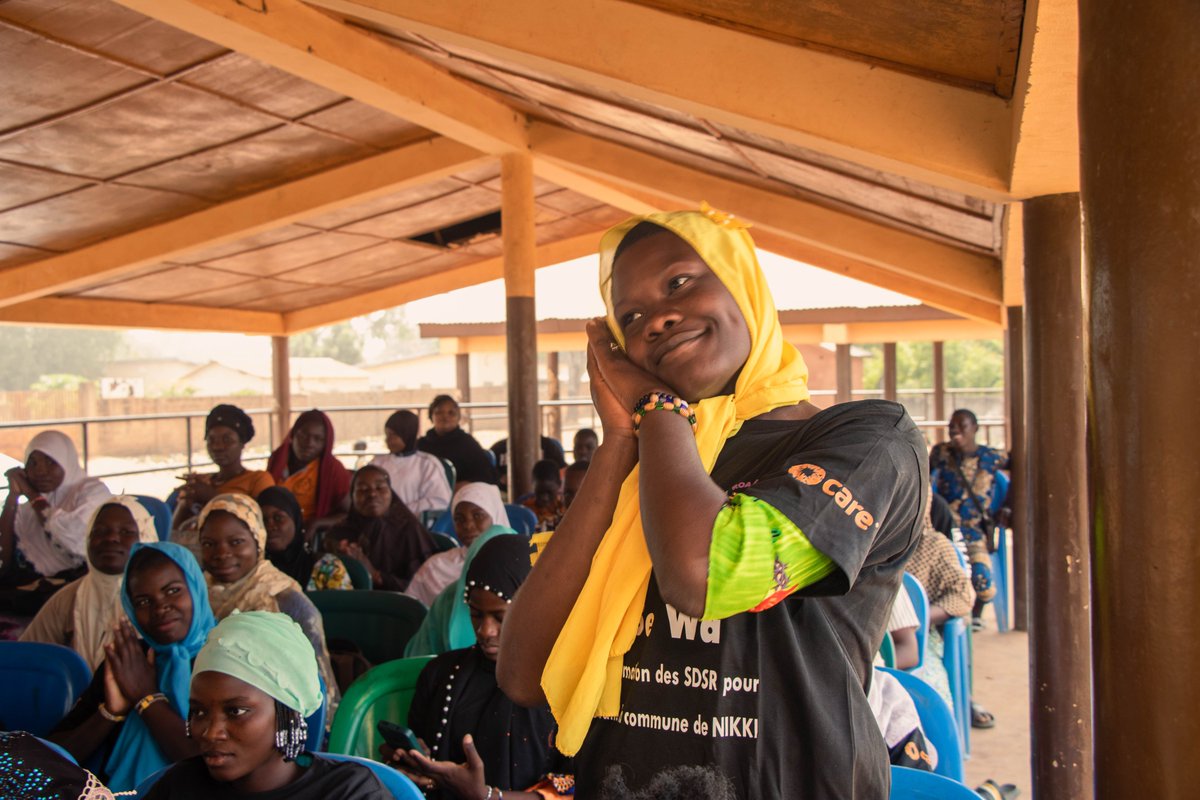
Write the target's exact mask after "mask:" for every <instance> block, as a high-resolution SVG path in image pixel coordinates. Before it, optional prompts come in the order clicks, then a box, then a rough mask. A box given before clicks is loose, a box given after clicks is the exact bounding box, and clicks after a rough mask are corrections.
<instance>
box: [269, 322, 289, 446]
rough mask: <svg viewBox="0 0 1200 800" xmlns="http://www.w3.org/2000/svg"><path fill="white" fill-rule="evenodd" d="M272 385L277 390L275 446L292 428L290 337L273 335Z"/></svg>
mask: <svg viewBox="0 0 1200 800" xmlns="http://www.w3.org/2000/svg"><path fill="white" fill-rule="evenodd" d="M271 387H272V389H273V391H274V392H275V427H274V432H275V441H274V444H275V446H278V445H279V443H280V442H282V441H283V437H285V436H287V434H288V431H289V430H291V428H292V371H291V362H290V361H289V360H288V337H287V336H272V337H271Z"/></svg>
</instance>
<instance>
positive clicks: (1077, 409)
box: [1025, 194, 1092, 798]
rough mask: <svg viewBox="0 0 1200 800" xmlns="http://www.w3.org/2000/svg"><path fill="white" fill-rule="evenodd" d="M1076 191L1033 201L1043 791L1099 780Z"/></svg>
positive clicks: (1037, 700) (1037, 683)
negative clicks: (1094, 775)
mask: <svg viewBox="0 0 1200 800" xmlns="http://www.w3.org/2000/svg"><path fill="white" fill-rule="evenodd" d="M1082 286H1083V269H1082V264H1081V262H1080V233H1079V195H1077V194H1060V195H1054V196H1051V197H1038V198H1035V199H1033V200H1028V201H1026V202H1025V329H1026V345H1027V351H1026V353H1025V356H1026V370H1025V371H1026V387H1025V388H1026V392H1027V397H1028V405H1027V407H1026V409H1025V413H1026V420H1025V421H1026V424H1027V426H1028V435H1029V442H1030V445H1031V448H1032V450H1033V452H1032V453H1031V456H1032V457H1031V458H1030V459H1029V461H1028V475H1029V481H1028V484H1027V491H1028V496H1029V508H1030V523H1031V524H1030V530H1031V531H1032V532H1033V538H1032V541H1031V545H1030V550H1031V552H1033V553H1034V554H1036V558H1033V559H1031V561H1030V563H1029V574H1030V579H1031V580H1030V584H1031V586H1030V588H1031V598H1032V601H1033V602H1032V604H1031V608H1030V618H1029V631H1030V637H1029V663H1030V674H1029V683H1030V692H1029V705H1030V722H1031V725H1030V730H1031V731H1032V733H1033V750H1032V759H1033V785H1034V794H1035V795H1036V796H1037V797H1048V798H1057V797H1064V798H1066V797H1087V796H1088V795H1089V794H1090V792H1091V787H1092V730H1091V727H1092V726H1091V665H1092V660H1091V628H1090V622H1091V612H1090V610H1089V607H1088V606H1089V600H1090V596H1091V575H1090V571H1089V565H1090V562H1091V559H1090V557H1089V554H1088V490H1087V486H1088V483H1087V397H1086V378H1085V375H1086V371H1087V369H1086V366H1085V363H1084V315H1083V304H1082Z"/></svg>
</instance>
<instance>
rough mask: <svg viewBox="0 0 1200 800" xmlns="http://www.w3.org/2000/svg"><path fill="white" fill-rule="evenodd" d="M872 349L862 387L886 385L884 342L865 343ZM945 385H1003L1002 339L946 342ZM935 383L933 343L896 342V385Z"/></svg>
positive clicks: (928, 385)
mask: <svg viewBox="0 0 1200 800" xmlns="http://www.w3.org/2000/svg"><path fill="white" fill-rule="evenodd" d="M863 347H864V349H866V350H869V351H871V355H870V357H868V358H867V359H865V361H864V362H863V379H862V381H863V387H864V388H866V389H881V388H883V345H881V344H870V345H864V346H863ZM945 355H946V386H947V387H953V388H972V389H992V388H997V387H1000V386H1003V385H1004V345H1003V344H1002V343H1001V342H1000V340H999V339H974V340H963V341H956V342H946V347H945ZM932 386H933V345H932V343H930V342H897V343H896V388H897V389H929V388H931V387H932Z"/></svg>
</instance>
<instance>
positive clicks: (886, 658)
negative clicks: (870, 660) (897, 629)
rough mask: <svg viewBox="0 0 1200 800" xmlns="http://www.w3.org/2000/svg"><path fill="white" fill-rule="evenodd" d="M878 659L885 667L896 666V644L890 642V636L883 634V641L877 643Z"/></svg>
mask: <svg viewBox="0 0 1200 800" xmlns="http://www.w3.org/2000/svg"><path fill="white" fill-rule="evenodd" d="M879 657H880V658H882V659H883V665H884V666H885V667H892V668H893V669H894V668H895V666H896V643H895V642H893V641H892V635H891V634H890V633H885V634H884V635H883V641H882V642H880V643H879Z"/></svg>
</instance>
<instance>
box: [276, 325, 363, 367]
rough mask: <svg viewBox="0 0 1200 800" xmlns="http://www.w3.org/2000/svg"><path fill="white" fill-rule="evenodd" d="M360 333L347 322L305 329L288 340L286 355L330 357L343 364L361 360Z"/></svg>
mask: <svg viewBox="0 0 1200 800" xmlns="http://www.w3.org/2000/svg"><path fill="white" fill-rule="evenodd" d="M362 349H363V338H362V334H360V333H359V332H358V331H356V330H355V329H354V326H352V325H351V324H350V323H349V322H339V323H338V324H336V325H327V326H325V327H324V328H316V329H315V330H311V331H305V332H304V333H300V334H297V335H295V336H293V337H291V339H290V340H289V341H288V355H291V356H293V357H299V358H320V357H322V356H323V357H326V358H332V359H336V360H337V361H341V362H342V363H344V364H357V363H359V362H360V361H362Z"/></svg>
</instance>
